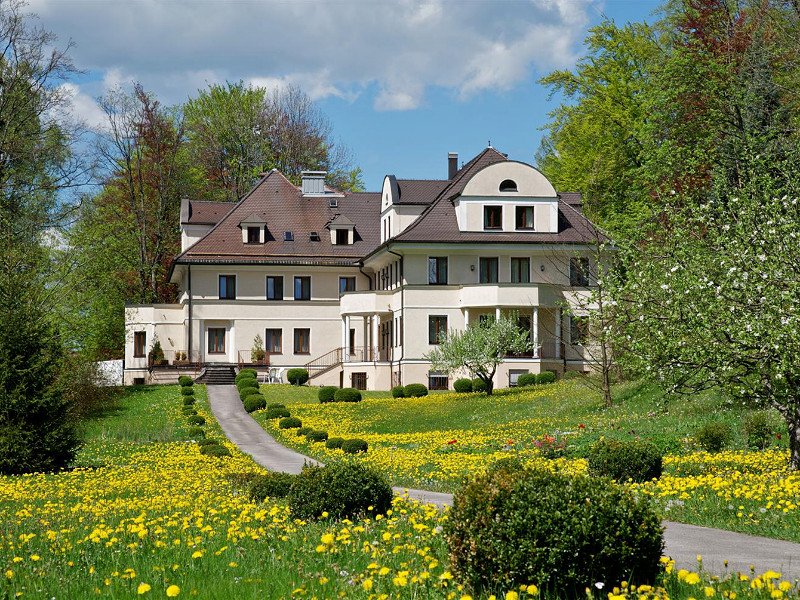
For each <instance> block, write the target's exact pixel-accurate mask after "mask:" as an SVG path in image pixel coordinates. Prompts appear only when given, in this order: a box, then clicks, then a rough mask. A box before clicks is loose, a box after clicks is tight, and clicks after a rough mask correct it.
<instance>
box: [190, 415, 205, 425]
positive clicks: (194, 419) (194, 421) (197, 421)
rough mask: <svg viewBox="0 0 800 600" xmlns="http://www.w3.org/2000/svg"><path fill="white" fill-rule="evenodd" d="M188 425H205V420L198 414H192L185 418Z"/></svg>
mask: <svg viewBox="0 0 800 600" xmlns="http://www.w3.org/2000/svg"><path fill="white" fill-rule="evenodd" d="M186 421H187V422H188V423H189V425H205V424H206V420H205V419H204V418H203V417H201V416H200V415H192V416H190V417H188V418H187V419H186Z"/></svg>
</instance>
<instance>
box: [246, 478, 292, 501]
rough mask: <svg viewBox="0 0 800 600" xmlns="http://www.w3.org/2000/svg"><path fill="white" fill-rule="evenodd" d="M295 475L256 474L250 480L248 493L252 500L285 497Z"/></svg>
mask: <svg viewBox="0 0 800 600" xmlns="http://www.w3.org/2000/svg"><path fill="white" fill-rule="evenodd" d="M296 478H297V475H291V474H290V473H277V472H272V473H265V474H264V475H256V476H255V477H253V480H252V481H251V482H250V487H249V489H248V495H249V496H250V499H251V500H252V501H253V502H264V500H266V499H267V498H285V497H286V496H288V495H289V490H290V489H291V487H292V483H293V482H294V480H295V479H296Z"/></svg>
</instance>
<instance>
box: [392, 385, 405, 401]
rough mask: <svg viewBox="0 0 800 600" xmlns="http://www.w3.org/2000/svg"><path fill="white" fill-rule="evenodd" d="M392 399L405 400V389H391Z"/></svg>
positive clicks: (397, 387)
mask: <svg viewBox="0 0 800 600" xmlns="http://www.w3.org/2000/svg"><path fill="white" fill-rule="evenodd" d="M392 398H405V389H404V388H403V386H402V385H396V386H394V387H393V388H392Z"/></svg>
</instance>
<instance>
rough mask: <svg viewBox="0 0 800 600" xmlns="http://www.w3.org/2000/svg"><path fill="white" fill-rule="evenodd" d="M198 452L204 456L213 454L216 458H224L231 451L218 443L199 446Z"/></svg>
mask: <svg viewBox="0 0 800 600" xmlns="http://www.w3.org/2000/svg"><path fill="white" fill-rule="evenodd" d="M200 454H205V455H206V456H215V457H217V458H224V457H226V456H230V455H231V451H230V450H228V449H227V448H226V447H225V446H222V445H218V444H209V445H208V446H200Z"/></svg>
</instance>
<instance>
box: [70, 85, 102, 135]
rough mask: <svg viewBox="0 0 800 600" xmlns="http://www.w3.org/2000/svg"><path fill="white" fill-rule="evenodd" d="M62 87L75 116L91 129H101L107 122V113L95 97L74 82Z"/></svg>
mask: <svg viewBox="0 0 800 600" xmlns="http://www.w3.org/2000/svg"><path fill="white" fill-rule="evenodd" d="M61 89H62V90H64V92H66V96H67V98H68V104H69V106H70V108H71V112H72V115H73V117H75V118H76V119H78V120H79V121H82V122H83V123H85V124H86V125H87V126H88V127H89V128H90V129H93V130H95V131H98V130H100V129H101V128H102V127H103V126H104V125H105V124H106V114H105V113H104V112H103V109H101V108H100V106H98V104H97V102H96V101H95V99H94V98H92V97H91V96H89V95H88V94H86V93H84V92H83V91H81V88H80V87H79V86H77V85H75V84H74V83H64V84H62V85H61Z"/></svg>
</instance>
